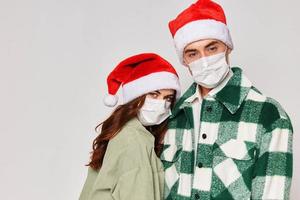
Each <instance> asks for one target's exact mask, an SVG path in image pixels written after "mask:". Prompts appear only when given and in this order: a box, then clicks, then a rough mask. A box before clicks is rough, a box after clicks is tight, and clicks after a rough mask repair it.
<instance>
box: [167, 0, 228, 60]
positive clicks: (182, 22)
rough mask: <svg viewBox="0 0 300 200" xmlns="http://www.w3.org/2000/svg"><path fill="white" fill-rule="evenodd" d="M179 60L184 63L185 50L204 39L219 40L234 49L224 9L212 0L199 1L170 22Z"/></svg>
mask: <svg viewBox="0 0 300 200" xmlns="http://www.w3.org/2000/svg"><path fill="white" fill-rule="evenodd" d="M169 29H170V32H171V34H172V37H173V39H174V43H175V48H176V50H177V53H178V56H179V60H180V61H181V63H182V64H184V63H183V51H184V48H185V47H186V46H187V45H188V44H190V43H192V42H195V41H198V40H202V39H217V40H220V41H222V42H224V43H225V44H226V45H227V46H228V47H229V48H230V49H233V43H232V40H231V36H230V32H229V29H228V26H227V24H226V16H225V13H224V11H223V9H222V7H221V6H220V5H219V4H217V3H215V2H213V1H211V0H198V1H197V2H196V3H194V4H192V5H191V6H190V7H188V8H187V9H185V10H184V11H182V12H181V13H180V14H179V15H178V16H177V17H176V18H175V19H174V20H172V21H170V22H169Z"/></svg>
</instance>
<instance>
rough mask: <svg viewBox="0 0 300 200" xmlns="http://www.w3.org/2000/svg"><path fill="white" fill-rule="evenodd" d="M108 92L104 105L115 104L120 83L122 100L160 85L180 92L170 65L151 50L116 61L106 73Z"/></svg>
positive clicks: (150, 90)
mask: <svg viewBox="0 0 300 200" xmlns="http://www.w3.org/2000/svg"><path fill="white" fill-rule="evenodd" d="M107 85H108V95H107V96H106V97H105V98H104V104H105V105H106V106H110V107H113V106H115V105H116V104H117V102H118V98H117V96H116V93H117V91H118V89H119V87H120V86H122V94H123V104H125V103H128V102H130V101H132V100H133V99H135V98H137V97H140V96H142V95H144V94H147V93H149V92H152V91H156V90H160V89H174V90H176V97H177V98H178V97H179V96H180V85H179V79H178V75H177V73H176V71H175V69H174V68H173V67H172V65H171V64H170V63H169V62H168V61H166V60H165V59H163V58H162V57H160V56H159V55H156V54H154V53H143V54H139V55H135V56H132V57H129V58H127V59H125V60H124V61H122V62H121V63H119V64H118V65H117V66H116V68H115V69H114V70H113V71H112V72H111V73H110V74H109V76H108V77H107Z"/></svg>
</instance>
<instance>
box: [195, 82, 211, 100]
mask: <svg viewBox="0 0 300 200" xmlns="http://www.w3.org/2000/svg"><path fill="white" fill-rule="evenodd" d="M198 88H199V91H200V94H201V96H202V98H204V97H205V96H206V95H207V94H208V93H209V92H210V91H211V90H212V88H205V87H201V86H200V85H198Z"/></svg>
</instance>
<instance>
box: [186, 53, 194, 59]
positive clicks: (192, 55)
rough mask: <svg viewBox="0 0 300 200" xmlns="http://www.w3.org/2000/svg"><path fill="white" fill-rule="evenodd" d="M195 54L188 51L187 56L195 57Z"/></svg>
mask: <svg viewBox="0 0 300 200" xmlns="http://www.w3.org/2000/svg"><path fill="white" fill-rule="evenodd" d="M195 56H196V53H189V54H188V57H189V58H193V57H195Z"/></svg>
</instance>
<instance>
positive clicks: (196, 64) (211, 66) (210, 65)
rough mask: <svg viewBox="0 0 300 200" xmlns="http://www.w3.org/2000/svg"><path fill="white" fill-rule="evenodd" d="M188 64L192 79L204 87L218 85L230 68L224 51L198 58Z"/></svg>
mask: <svg viewBox="0 0 300 200" xmlns="http://www.w3.org/2000/svg"><path fill="white" fill-rule="evenodd" d="M188 66H189V69H190V71H191V73H192V76H193V79H194V81H195V82H196V83H197V84H199V85H201V86H203V87H205V88H214V87H216V86H218V85H219V84H220V83H221V82H222V81H223V80H224V78H225V77H226V75H227V73H228V72H229V70H230V68H229V65H228V64H227V61H226V51H225V52H222V53H219V54H216V55H213V56H207V57H203V58H200V59H198V60H195V61H193V62H191V63H190V64H188Z"/></svg>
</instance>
